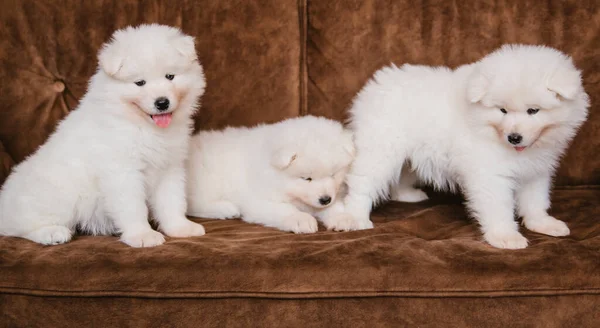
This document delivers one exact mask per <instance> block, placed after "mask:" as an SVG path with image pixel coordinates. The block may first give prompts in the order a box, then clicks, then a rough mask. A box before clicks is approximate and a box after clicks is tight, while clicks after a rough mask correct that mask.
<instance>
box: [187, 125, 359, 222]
mask: <svg viewBox="0 0 600 328" xmlns="http://www.w3.org/2000/svg"><path fill="white" fill-rule="evenodd" d="M353 156H354V145H353V142H352V135H351V133H350V132H349V131H347V130H344V129H343V127H342V125H341V124H340V123H338V122H335V121H332V120H329V119H325V118H321V117H314V116H304V117H298V118H293V119H288V120H285V121H282V122H279V123H275V124H268V125H258V126H256V127H253V128H231V127H230V128H227V129H225V130H223V131H206V132H201V133H199V134H198V135H196V136H194V137H193V139H192V143H191V146H190V157H189V161H188V162H189V163H188V180H189V181H188V194H187V195H188V198H187V201H188V214H189V215H192V216H197V217H206V218H223V219H226V218H235V217H242V219H243V220H245V221H247V222H252V223H259V224H263V225H266V226H269V227H275V228H278V229H280V230H284V231H291V232H295V233H310V232H316V231H317V221H316V219H315V217H314V216H316V217H317V218H319V219H320V220H321V221H322V222H323V224H324V225H325V226H326V227H327V228H328V229H333V230H335V229H338V225H340V224H341V225H343V226H346V225H348V223H347V222H344V220H347V219H348V217H347V216H345V215H344V214H343V213H344V211H343V205H342V204H343V202H342V200H341V199H340V198H339V196H340V193H342V192H343V190H344V189H343V181H344V178H345V174H346V171H347V169H348V167H349V165H350V163H351V161H352V159H353ZM327 197H330V198H331V200H330V201H329V202H327V201H325V202H323V203H321V202H320V200H327Z"/></svg>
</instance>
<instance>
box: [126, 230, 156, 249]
mask: <svg viewBox="0 0 600 328" xmlns="http://www.w3.org/2000/svg"><path fill="white" fill-rule="evenodd" d="M121 241H122V242H124V243H125V244H127V245H129V246H131V247H154V246H158V245H162V244H163V243H164V242H165V237H164V236H163V234H162V233H160V232H158V231H154V230H148V231H144V232H142V233H134V234H126V233H124V234H123V235H121Z"/></svg>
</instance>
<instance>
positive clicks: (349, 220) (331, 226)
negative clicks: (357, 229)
mask: <svg viewBox="0 0 600 328" xmlns="http://www.w3.org/2000/svg"><path fill="white" fill-rule="evenodd" d="M316 216H317V217H318V218H319V220H320V221H321V222H323V225H324V226H325V228H327V230H333V231H346V230H347V227H348V226H352V225H353V224H354V223H355V222H354V217H353V216H352V215H350V214H348V213H346V209H345V207H344V201H343V200H341V199H339V198H338V199H336V200H335V202H334V203H333V204H331V205H330V206H329V207H327V208H325V209H323V210H321V211H319V212H317V213H316Z"/></svg>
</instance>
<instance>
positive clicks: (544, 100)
mask: <svg viewBox="0 0 600 328" xmlns="http://www.w3.org/2000/svg"><path fill="white" fill-rule="evenodd" d="M588 106H589V104H588V96H587V94H586V93H585V91H584V90H583V87H582V82H581V74H580V71H578V70H577V69H576V68H575V66H574V65H573V62H572V60H571V58H570V57H568V56H566V55H565V54H563V53H561V52H559V51H558V50H555V49H552V48H548V47H541V46H525V45H507V46H504V47H502V48H500V49H498V50H497V51H495V52H493V53H491V54H489V55H488V56H486V57H484V58H483V59H482V60H480V61H479V62H476V63H474V64H471V65H465V66H461V67H458V68H457V69H455V70H451V69H449V68H446V67H426V66H413V65H404V66H402V67H400V68H397V67H395V66H391V67H386V68H383V69H381V70H379V71H378V72H377V73H375V76H374V77H373V79H372V80H371V81H369V82H368V83H367V84H366V86H365V87H364V88H363V89H362V91H360V93H359V94H358V95H357V97H356V99H355V101H354V104H353V106H352V108H351V109H350V113H351V128H352V130H353V132H354V136H355V144H356V151H357V156H356V159H355V162H354V164H353V165H352V168H351V170H350V172H349V173H348V177H347V184H348V188H349V190H348V196H347V197H346V199H345V206H346V210H347V213H348V214H349V215H352V216H353V217H354V220H353V221H345V222H351V224H349V225H348V226H346V227H344V228H345V229H346V230H353V229H366V228H371V227H372V226H373V225H372V223H371V221H370V220H369V214H370V211H371V207H372V206H373V204H375V203H376V202H378V201H380V200H383V199H386V198H388V197H391V199H393V200H400V201H419V200H423V199H426V195H425V194H424V193H423V192H422V191H420V190H418V189H414V187H413V185H414V182H415V181H416V179H415V177H418V178H419V180H420V181H422V182H424V183H427V184H431V185H433V186H434V187H436V188H438V189H445V190H451V191H454V190H456V189H458V188H460V189H461V190H462V191H463V193H464V194H465V196H466V199H467V207H468V209H469V210H470V212H471V214H472V215H473V216H474V217H475V218H476V219H477V220H478V222H479V224H480V225H481V229H482V231H483V237H484V239H485V240H486V241H487V242H488V243H489V244H491V245H493V246H495V247H500V248H511V249H516V248H524V247H526V246H527V243H528V242H527V239H526V238H525V237H523V236H522V235H521V234H520V233H519V229H518V224H517V223H516V221H515V217H514V216H515V212H516V214H517V215H518V216H520V217H523V224H524V225H525V227H527V228H528V229H530V230H533V231H536V232H539V233H543V234H547V235H552V236H565V235H568V234H569V228H568V227H567V225H566V224H565V223H564V222H562V221H559V220H557V219H555V218H553V217H551V216H549V215H548V213H547V210H548V208H549V207H550V200H549V193H550V188H551V180H552V177H553V175H554V172H555V169H556V167H557V164H558V161H559V158H560V156H561V155H562V154H563V152H564V151H565V149H566V148H567V146H568V144H569V142H570V141H571V140H572V138H573V137H574V135H575V133H576V131H577V129H578V128H579V126H580V125H581V124H582V123H583V122H584V121H585V119H586V116H587V108H588ZM538 109H539V111H537V112H536V110H538ZM528 111H529V112H528ZM510 135H512V136H513V138H511V140H512V141H513V142H514V144H513V143H510V142H509V136H510ZM518 135H520V136H521V137H520V139H521V140H519V138H518ZM514 136H517V137H514ZM403 167H404V169H402V168H403ZM401 172H403V173H402V174H401Z"/></svg>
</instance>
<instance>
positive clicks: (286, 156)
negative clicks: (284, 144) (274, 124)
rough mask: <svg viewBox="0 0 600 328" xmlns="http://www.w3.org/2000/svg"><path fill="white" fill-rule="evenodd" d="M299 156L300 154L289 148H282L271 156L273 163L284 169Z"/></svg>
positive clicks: (276, 166)
mask: <svg viewBox="0 0 600 328" xmlns="http://www.w3.org/2000/svg"><path fill="white" fill-rule="evenodd" d="M297 157H298V155H297V154H296V152H295V151H291V150H289V149H280V150H279V151H277V152H275V154H273V157H272V158H271V165H273V167H275V168H277V169H279V170H283V169H286V168H287V167H289V166H290V165H291V164H292V162H294V160H296V158H297Z"/></svg>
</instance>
